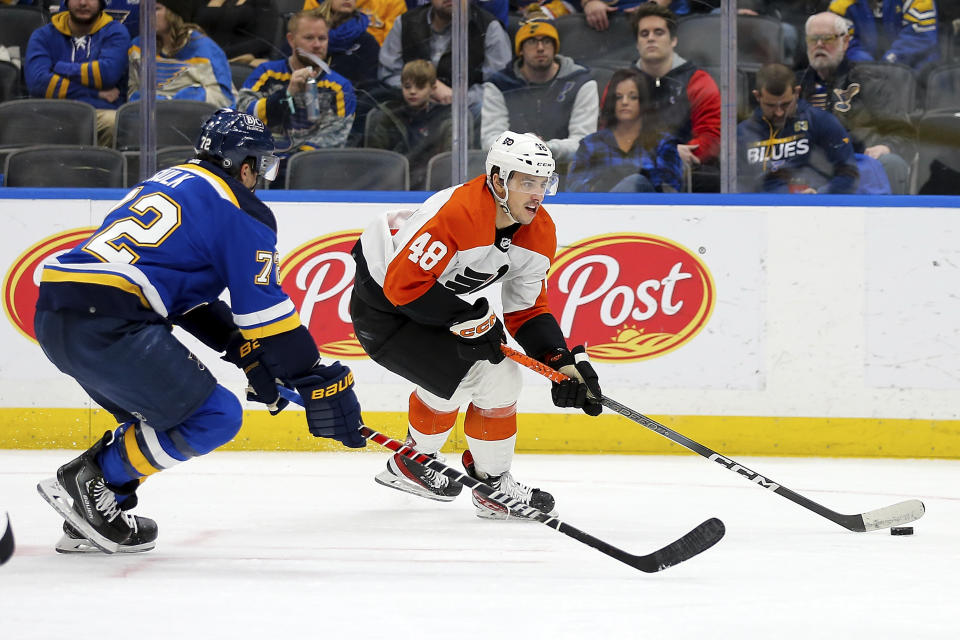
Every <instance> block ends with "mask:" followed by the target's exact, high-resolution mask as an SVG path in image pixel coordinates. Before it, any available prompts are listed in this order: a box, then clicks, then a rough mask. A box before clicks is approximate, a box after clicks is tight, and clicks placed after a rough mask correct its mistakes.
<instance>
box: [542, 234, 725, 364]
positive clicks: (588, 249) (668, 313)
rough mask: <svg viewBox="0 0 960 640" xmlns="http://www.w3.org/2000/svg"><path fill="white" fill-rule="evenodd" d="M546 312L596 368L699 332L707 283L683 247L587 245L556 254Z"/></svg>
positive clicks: (622, 241)
mask: <svg viewBox="0 0 960 640" xmlns="http://www.w3.org/2000/svg"><path fill="white" fill-rule="evenodd" d="M547 291H548V295H549V297H550V306H551V308H552V309H553V312H554V314H555V315H556V316H557V320H558V321H559V322H560V328H561V330H562V331H563V335H564V336H565V337H566V338H567V341H568V343H569V344H584V345H587V353H589V355H590V357H591V358H592V359H594V360H598V361H601V362H629V361H636V360H645V359H649V358H655V357H657V356H661V355H663V354H665V353H668V352H670V351H673V350H674V349H677V348H679V347H680V346H682V345H683V344H684V343H686V342H689V341H690V340H691V339H693V337H694V336H695V335H696V334H697V333H698V332H699V331H700V330H701V329H703V327H704V326H706V324H707V321H708V320H709V319H710V314H711V312H712V311H713V305H714V301H715V297H716V292H715V289H714V284H713V278H712V277H711V275H710V272H709V271H708V270H707V267H706V265H704V264H703V263H702V262H701V261H700V259H699V258H698V257H697V256H696V255H695V254H694V253H692V252H691V251H690V250H688V249H687V248H686V247H684V246H682V245H680V244H678V243H676V242H673V241H671V240H668V239H666V238H660V237H657V236H651V235H646V234H639V233H620V234H611V235H606V236H597V237H595V238H588V239H586V240H584V241H582V242H579V243H577V244H574V245H572V246H570V247H568V248H566V249H564V250H563V251H561V252H559V253H558V254H557V258H556V261H555V262H554V265H553V268H552V269H551V270H550V274H549V277H548V280H547Z"/></svg>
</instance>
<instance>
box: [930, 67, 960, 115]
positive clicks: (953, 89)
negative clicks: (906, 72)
mask: <svg viewBox="0 0 960 640" xmlns="http://www.w3.org/2000/svg"><path fill="white" fill-rule="evenodd" d="M923 106H924V109H925V110H926V111H928V112H930V111H944V110H951V109H952V110H954V111H960V63H956V62H955V63H953V64H945V65H940V66H938V67H936V68H935V69H934V70H933V71H931V72H930V75H928V76H927V93H926V98H925V100H924V103H923Z"/></svg>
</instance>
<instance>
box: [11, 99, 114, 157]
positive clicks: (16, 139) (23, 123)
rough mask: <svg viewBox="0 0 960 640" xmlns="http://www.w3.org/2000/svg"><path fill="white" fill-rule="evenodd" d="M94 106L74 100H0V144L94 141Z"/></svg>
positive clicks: (95, 123)
mask: <svg viewBox="0 0 960 640" xmlns="http://www.w3.org/2000/svg"><path fill="white" fill-rule="evenodd" d="M96 143H97V110H96V109H94V108H93V107H92V106H91V105H89V104H87V103H86V102H80V101H78V100H46V99H44V98H35V99H30V100H11V101H8V102H3V103H0V146H7V147H10V146H21V147H22V146H29V145H36V144H79V145H85V144H96Z"/></svg>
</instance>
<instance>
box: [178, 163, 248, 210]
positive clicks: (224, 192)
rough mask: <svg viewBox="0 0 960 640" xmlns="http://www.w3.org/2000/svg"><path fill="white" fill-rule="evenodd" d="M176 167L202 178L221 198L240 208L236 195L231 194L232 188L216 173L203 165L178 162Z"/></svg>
mask: <svg viewBox="0 0 960 640" xmlns="http://www.w3.org/2000/svg"><path fill="white" fill-rule="evenodd" d="M176 168H177V169H181V170H183V171H186V172H188V173H192V174H194V175H195V176H197V177H200V178H203V179H204V180H206V181H207V182H208V183H209V184H210V186H211V187H213V188H214V189H215V190H216V191H217V193H218V194H220V197H221V198H223V199H224V200H229V201H230V202H232V203H233V206H235V207H237V208H238V209H239V208H240V203H239V202H237V196H235V195H234V194H233V189H231V188H230V187H229V185H227V183H226V182H224V181H223V180H222V179H221V178H220V176H218V175H217V174H215V173H212V172H210V171H207V170H206V169H204V168H203V167H200V166H198V165H195V164H180V165H177V166H176Z"/></svg>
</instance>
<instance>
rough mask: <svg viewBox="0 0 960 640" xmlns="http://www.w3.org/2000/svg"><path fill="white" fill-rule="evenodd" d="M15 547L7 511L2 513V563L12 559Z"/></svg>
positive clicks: (0, 545) (0, 514)
mask: <svg viewBox="0 0 960 640" xmlns="http://www.w3.org/2000/svg"><path fill="white" fill-rule="evenodd" d="M15 547H16V545H15V544H14V542H13V527H12V526H11V525H10V517H9V516H8V515H7V513H6V512H3V513H0V564H3V563H4V562H6V561H7V560H9V559H10V556H12V555H13V550H14V548H15Z"/></svg>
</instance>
